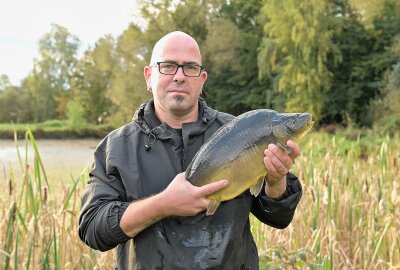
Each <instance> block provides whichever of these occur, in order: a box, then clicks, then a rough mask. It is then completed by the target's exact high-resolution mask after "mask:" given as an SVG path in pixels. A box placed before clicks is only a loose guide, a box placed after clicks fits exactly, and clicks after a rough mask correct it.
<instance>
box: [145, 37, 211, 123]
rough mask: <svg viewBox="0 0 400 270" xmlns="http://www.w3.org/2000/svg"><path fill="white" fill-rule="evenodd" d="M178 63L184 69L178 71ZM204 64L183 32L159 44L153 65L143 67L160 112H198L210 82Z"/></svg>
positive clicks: (164, 39)
mask: <svg viewBox="0 0 400 270" xmlns="http://www.w3.org/2000/svg"><path fill="white" fill-rule="evenodd" d="M160 62H162V63H160ZM175 64H178V65H185V66H180V67H179V68H178V69H177V70H176V68H177V67H176V65H175ZM201 65H202V61H201V54H200V49H199V46H198V44H197V42H196V41H195V40H194V39H193V38H192V37H191V36H189V35H188V34H186V33H184V32H179V31H176V32H171V33H169V34H167V35H165V36H164V37H162V38H161V39H160V40H159V41H158V42H157V43H156V45H155V46H154V49H153V53H152V56H151V61H150V65H149V66H146V67H145V68H144V77H145V79H146V84H147V88H148V89H149V90H151V91H152V93H153V97H154V104H155V106H156V111H157V113H166V114H170V115H173V116H177V117H181V116H185V115H187V114H189V113H193V112H197V110H198V99H199V96H200V94H201V91H202V88H203V85H204V83H205V81H206V79H207V73H206V72H205V71H204V70H203V69H202V68H201V67H200V66H201ZM175 71H176V73H175V74H173V73H174V72H175ZM162 73H164V74H162ZM168 74H170V75H168ZM185 74H186V75H185ZM198 74H199V76H198V77H197V75H198ZM187 75H188V76H187ZM191 76H193V77H191Z"/></svg>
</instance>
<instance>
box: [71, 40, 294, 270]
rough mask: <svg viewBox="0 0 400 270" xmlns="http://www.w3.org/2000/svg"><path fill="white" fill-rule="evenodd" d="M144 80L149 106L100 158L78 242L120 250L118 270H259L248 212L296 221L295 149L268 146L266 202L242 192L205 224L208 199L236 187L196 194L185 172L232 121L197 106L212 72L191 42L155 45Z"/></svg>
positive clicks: (269, 220)
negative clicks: (214, 134) (293, 170)
mask: <svg viewBox="0 0 400 270" xmlns="http://www.w3.org/2000/svg"><path fill="white" fill-rule="evenodd" d="M144 77H145V79H146V83H147V88H148V90H149V91H152V93H153V100H151V101H148V102H146V103H144V104H143V105H142V106H141V107H140V108H139V109H138V110H137V111H136V113H135V115H134V118H133V121H132V122H130V123H128V124H126V125H125V126H123V127H121V128H119V129H117V130H115V131H113V132H111V133H110V134H109V135H108V136H107V137H106V138H105V139H104V140H103V141H102V142H101V143H100V144H99V146H98V147H97V149H96V151H95V161H94V165H93V168H92V170H91V172H90V181H89V182H88V185H87V187H86V189H85V192H84V194H83V197H82V210H81V213H80V218H79V235H80V237H81V239H82V240H83V241H84V242H85V243H86V244H88V245H89V246H90V247H92V248H94V249H98V250H102V251H105V250H109V249H112V248H114V247H117V265H118V266H117V267H118V269H129V268H132V269H173V270H176V269H258V254H257V248H256V246H255V243H254V240H253V238H252V235H251V232H250V223H249V213H250V212H252V213H253V214H254V215H255V216H256V217H257V218H259V219H260V220H261V221H262V222H264V223H266V224H269V225H271V226H274V227H277V228H284V227H286V226H287V225H288V224H289V223H290V222H291V220H292V218H293V214H294V211H295V208H296V206H297V203H298V202H299V200H300V197H301V194H302V191H301V185H300V183H299V181H298V179H297V178H296V177H295V176H293V175H292V174H290V173H288V171H289V169H290V168H291V166H292V164H293V161H294V159H295V158H296V157H297V156H298V155H299V154H300V148H299V146H298V145H297V144H296V143H294V142H292V141H289V142H288V146H289V147H290V148H292V150H293V151H292V153H291V154H290V155H289V154H287V153H286V152H284V151H283V150H281V149H280V148H278V147H277V146H275V145H269V146H268V149H265V157H264V160H263V162H264V164H265V167H266V169H267V171H268V177H267V182H266V184H265V187H264V190H263V192H262V194H260V195H259V196H258V197H257V198H255V197H253V196H252V195H251V194H250V193H249V192H244V193H243V194H241V195H239V196H238V197H236V198H234V199H232V200H230V201H226V202H223V203H222V204H221V205H220V207H219V208H218V211H216V213H215V214H214V215H212V216H206V215H205V211H204V210H205V209H206V208H207V206H208V204H209V200H208V199H207V196H208V195H210V194H212V193H214V192H216V191H218V190H220V189H223V188H224V187H226V186H227V185H229V180H230V179H221V181H218V182H215V183H211V184H208V185H206V186H202V187H196V186H193V185H191V184H190V183H189V182H188V181H186V180H185V175H184V173H182V172H184V171H185V169H186V168H187V166H188V165H189V163H190V161H191V160H192V158H193V157H194V155H195V154H196V152H197V150H198V149H199V148H200V147H201V145H202V144H203V143H204V142H205V141H207V139H208V138H210V137H211V136H212V134H213V133H214V132H215V131H216V130H217V129H218V128H219V127H221V126H222V125H224V124H225V123H227V122H229V121H230V120H231V119H232V118H233V116H231V115H228V114H226V113H221V112H218V111H216V110H213V109H211V108H210V107H208V106H207V105H206V103H205V101H204V100H203V99H201V98H200V94H201V91H202V88H203V85H204V83H205V81H206V79H207V73H206V71H204V69H203V67H202V60H201V55H200V50H199V47H198V44H197V42H196V41H195V40H194V39H193V38H192V37H191V36H189V35H187V34H186V33H183V32H172V33H169V34H167V35H166V36H164V37H163V38H161V39H160V40H159V41H158V42H157V44H156V45H155V47H154V49H153V54H152V57H151V61H150V65H149V66H146V67H145V68H144ZM255 162H257V161H255ZM259 162H262V161H259ZM131 239H133V240H134V241H130V240H131ZM133 243H134V244H133ZM133 251H134V252H133ZM132 253H134V254H135V255H136V260H134V258H133V257H134V255H133V254H132Z"/></svg>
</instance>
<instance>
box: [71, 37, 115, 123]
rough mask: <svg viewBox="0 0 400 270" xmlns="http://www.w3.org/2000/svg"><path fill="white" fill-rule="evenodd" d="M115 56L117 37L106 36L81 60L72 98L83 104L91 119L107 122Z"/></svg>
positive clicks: (88, 117)
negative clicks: (105, 120) (105, 119)
mask: <svg viewBox="0 0 400 270" xmlns="http://www.w3.org/2000/svg"><path fill="white" fill-rule="evenodd" d="M116 63H117V59H116V57H115V41H114V39H113V38H112V37H111V36H106V37H104V38H101V39H99V40H98V41H97V43H96V45H95V47H94V49H93V50H88V51H86V52H85V53H84V55H83V57H82V58H81V59H80V60H79V62H78V64H77V66H76V69H75V72H74V75H73V80H72V81H71V98H70V99H71V100H74V101H75V102H77V103H78V104H80V105H81V106H82V107H83V108H84V111H85V117H86V120H87V121H88V122H90V123H93V124H95V123H99V122H104V117H105V116H106V115H107V114H108V113H109V107H110V105H111V102H110V100H109V99H108V98H107V95H108V94H107V92H109V91H110V89H111V80H112V75H113V69H114V66H115V65H116Z"/></svg>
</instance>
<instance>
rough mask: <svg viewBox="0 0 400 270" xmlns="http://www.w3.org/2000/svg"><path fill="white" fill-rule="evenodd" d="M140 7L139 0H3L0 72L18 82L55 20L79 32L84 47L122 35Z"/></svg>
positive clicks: (0, 34) (0, 33)
mask: <svg viewBox="0 0 400 270" xmlns="http://www.w3.org/2000/svg"><path fill="white" fill-rule="evenodd" d="M137 9H138V7H137V4H136V0H114V1H110V0H108V1H106V0H0V75H1V74H6V75H8V76H9V78H10V80H11V82H12V83H13V84H16V85H18V84H19V82H20V80H21V79H23V78H24V77H26V76H27V75H28V73H29V71H30V70H31V69H32V66H33V59H34V57H36V58H37V57H38V40H39V39H40V38H41V37H42V36H43V35H44V34H45V33H48V32H49V31H50V30H51V24H52V23H56V24H59V25H61V26H64V27H66V28H67V29H68V31H69V32H70V33H71V34H74V35H75V36H77V37H78V38H79V39H80V40H81V42H82V48H81V49H82V50H84V49H86V48H87V47H88V46H89V45H90V46H92V47H93V45H94V44H95V42H96V41H97V40H98V39H99V38H100V37H103V36H104V35H106V34H112V35H113V36H114V37H116V36H118V35H120V34H121V33H122V31H123V30H125V29H126V28H127V26H128V24H129V23H130V22H132V21H136V18H135V14H137V13H138V10H137Z"/></svg>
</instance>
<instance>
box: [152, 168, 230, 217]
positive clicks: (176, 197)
mask: <svg viewBox="0 0 400 270" xmlns="http://www.w3.org/2000/svg"><path fill="white" fill-rule="evenodd" d="M228 184H229V182H228V180H221V181H218V182H213V183H210V184H207V185H204V186H201V187H197V186H194V185H192V184H191V183H190V182H189V181H187V180H186V179H185V173H180V174H178V175H177V176H176V177H175V178H174V180H172V182H171V183H170V184H169V185H168V187H167V188H166V189H165V190H164V191H163V192H162V193H160V194H159V195H160V197H161V198H163V200H164V202H165V211H166V212H164V214H165V216H194V215H196V214H198V213H199V212H201V211H203V210H205V209H207V207H208V205H209V204H210V200H209V199H207V196H209V195H211V194H213V193H214V192H217V191H219V190H221V189H223V188H225V187H226V186H228Z"/></svg>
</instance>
